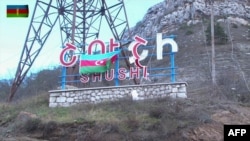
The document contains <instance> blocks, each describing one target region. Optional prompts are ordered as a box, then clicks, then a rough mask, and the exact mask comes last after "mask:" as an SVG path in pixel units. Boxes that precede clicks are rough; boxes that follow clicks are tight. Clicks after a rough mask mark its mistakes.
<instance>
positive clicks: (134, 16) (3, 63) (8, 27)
mask: <svg viewBox="0 0 250 141" xmlns="http://www.w3.org/2000/svg"><path fill="white" fill-rule="evenodd" d="M108 1H109V0H107V2H108ZM162 1H163V0H124V2H125V6H126V10H127V16H128V22H129V25H130V27H133V26H134V25H135V24H136V23H137V22H138V21H140V20H141V19H142V18H143V16H144V14H145V13H146V12H147V10H148V8H150V7H151V6H153V5H155V4H157V3H159V2H162ZM22 4H28V5H29V11H30V13H29V14H30V15H29V17H28V18H7V17H6V5H22ZM34 5H35V0H0V43H1V46H0V79H4V78H13V77H14V76H15V72H16V68H17V65H18V62H19V59H20V56H21V52H22V49H23V45H24V40H25V38H26V35H27V31H28V27H29V24H30V20H31V15H32V13H33V9H34ZM54 28H58V29H59V26H58V24H57V25H55V27H54ZM55 37H58V35H55V34H53V33H52V34H51V35H50V36H49V38H48V40H47V42H46V44H45V45H44V47H43V50H42V51H41V52H40V54H39V56H38V58H37V59H36V61H35V63H34V64H33V66H32V68H31V70H30V72H37V71H39V70H42V69H46V68H49V67H52V66H58V65H60V63H59V57H58V56H59V53H60V51H61V48H60V47H61V42H60V39H58V40H56V39H57V38H55Z"/></svg>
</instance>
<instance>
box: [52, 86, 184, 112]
mask: <svg viewBox="0 0 250 141" xmlns="http://www.w3.org/2000/svg"><path fill="white" fill-rule="evenodd" d="M186 88H187V84H186V83H171V84H169V83H158V84H145V85H129V86H114V87H98V88H97V87H95V88H79V89H77V88H76V89H67V90H52V91H49V93H50V99H49V107H69V106H72V105H76V104H80V103H86V104H87V103H93V104H94V103H100V102H105V101H114V100H119V99H122V98H131V99H133V100H144V99H153V98H163V97H167V96H170V97H172V98H177V97H181V98H186V97H187V90H186Z"/></svg>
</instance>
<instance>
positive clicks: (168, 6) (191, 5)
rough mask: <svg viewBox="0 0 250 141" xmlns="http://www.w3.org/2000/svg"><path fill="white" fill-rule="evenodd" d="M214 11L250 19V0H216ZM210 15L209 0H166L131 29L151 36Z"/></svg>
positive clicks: (217, 14) (223, 14)
mask: <svg viewBox="0 0 250 141" xmlns="http://www.w3.org/2000/svg"><path fill="white" fill-rule="evenodd" d="M213 12H214V15H215V16H219V17H221V18H224V19H225V18H227V17H233V18H236V17H237V18H239V19H241V20H245V21H247V20H248V21H249V20H250V2H249V1H248V0H220V1H219V0H218V1H214V4H213ZM210 15H211V3H209V0H165V1H163V2H161V3H159V4H157V5H155V6H153V7H151V8H149V9H148V11H147V14H146V15H145V16H144V18H143V19H142V20H141V21H140V22H138V23H137V25H136V26H135V27H134V28H133V29H132V30H131V31H132V33H131V35H135V34H139V35H140V36H143V37H150V36H152V35H153V34H155V33H156V32H163V33H164V32H169V31H173V30H175V29H176V28H177V26H179V25H180V24H183V23H188V24H196V23H198V22H199V21H200V20H201V19H202V18H204V17H209V16H210ZM231 19H232V18H231ZM239 19H237V21H239ZM237 21H236V22H237ZM245 21H244V22H245ZM246 24H249V23H246Z"/></svg>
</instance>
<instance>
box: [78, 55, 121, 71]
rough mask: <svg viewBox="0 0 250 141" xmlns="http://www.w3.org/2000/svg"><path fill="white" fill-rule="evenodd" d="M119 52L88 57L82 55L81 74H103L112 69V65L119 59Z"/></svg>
mask: <svg viewBox="0 0 250 141" xmlns="http://www.w3.org/2000/svg"><path fill="white" fill-rule="evenodd" d="M119 53H120V50H119V51H114V52H109V53H105V54H95V55H87V54H82V55H81V57H80V67H79V68H80V69H79V73H80V74H90V73H103V72H106V71H107V70H109V69H110V67H111V64H112V63H114V62H115V60H116V59H117V55H118V54H119Z"/></svg>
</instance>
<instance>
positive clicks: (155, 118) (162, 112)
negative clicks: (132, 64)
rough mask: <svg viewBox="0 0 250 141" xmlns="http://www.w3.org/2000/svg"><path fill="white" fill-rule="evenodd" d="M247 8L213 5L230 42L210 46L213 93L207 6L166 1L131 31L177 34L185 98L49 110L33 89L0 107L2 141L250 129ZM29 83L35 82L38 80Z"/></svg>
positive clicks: (155, 140) (174, 138) (212, 134)
mask: <svg viewBox="0 0 250 141" xmlns="http://www.w3.org/2000/svg"><path fill="white" fill-rule="evenodd" d="M249 5H250V3H249V1H247V0H228V1H224V0H220V1H219V0H218V1H215V21H216V22H218V23H219V24H220V25H221V27H222V28H223V30H224V32H225V33H226V35H227V38H228V42H227V43H225V44H216V45H215V55H216V58H215V62H216V88H215V89H213V88H212V82H211V81H212V80H211V45H209V43H208V42H206V33H205V31H206V30H207V27H208V25H209V24H210V15H209V12H210V11H209V4H207V5H205V0H165V1H164V2H162V3H159V4H157V5H155V6H153V7H152V8H150V9H149V10H148V12H147V13H146V15H145V16H144V18H143V19H142V20H141V21H140V22H138V24H137V25H136V26H135V27H133V28H132V31H131V32H132V35H135V34H137V35H140V36H142V37H145V38H146V37H151V36H153V35H155V34H156V33H157V32H162V33H164V35H171V34H174V35H176V38H175V40H176V42H177V43H178V46H179V52H178V53H177V54H176V65H177V67H178V69H177V78H176V80H177V81H184V82H187V83H188V88H187V89H188V93H187V95H188V98H187V99H170V98H163V99H155V100H147V101H132V100H131V99H122V100H120V101H115V102H107V103H101V104H96V105H77V106H73V107H70V108H53V109H51V108H49V107H48V93H47V92H44V89H43V92H42V91H35V90H36V89H35V88H33V87H32V89H29V94H28V96H29V98H26V100H22V101H19V102H17V103H15V104H12V105H9V104H6V103H0V115H1V117H0V140H1V141H2V140H3V141H64V140H65V141H69V140H70V141H71V140H72V141H82V140H89V141H99V140H101V141H112V140H113V141H116V140H124V141H138V140H142V141H165V140H167V141H183V140H187V141H200V140H204V141H222V140H223V125H224V124H250V89H249V87H250V79H249V78H250V64H249V59H250V23H249V22H250V6H249ZM185 15H186V16H185ZM215 36H216V37H219V36H217V35H215ZM125 37H128V35H126V36H125ZM164 61H166V62H168V60H167V58H166V59H165V60H164ZM152 63H157V62H152ZM157 65H161V64H157ZM56 71H57V73H58V70H56ZM52 75H53V76H54V75H55V73H52ZM38 76H40V77H39V79H38V80H39V82H43V83H45V84H48V83H49V82H48V81H52V80H44V79H45V78H52V77H49V76H48V75H38ZM44 76H46V77H44ZM54 77H55V76H54ZM161 81H162V82H168V80H161ZM29 82H30V83H28V84H27V85H29V84H32V83H34V82H36V79H35V77H34V78H33V79H30V81H29ZM34 84H35V83H34ZM38 84H40V83H38ZM49 87H50V88H52V87H54V86H51V85H49ZM25 92H28V91H25ZM31 95H33V96H32V97H31Z"/></svg>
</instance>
